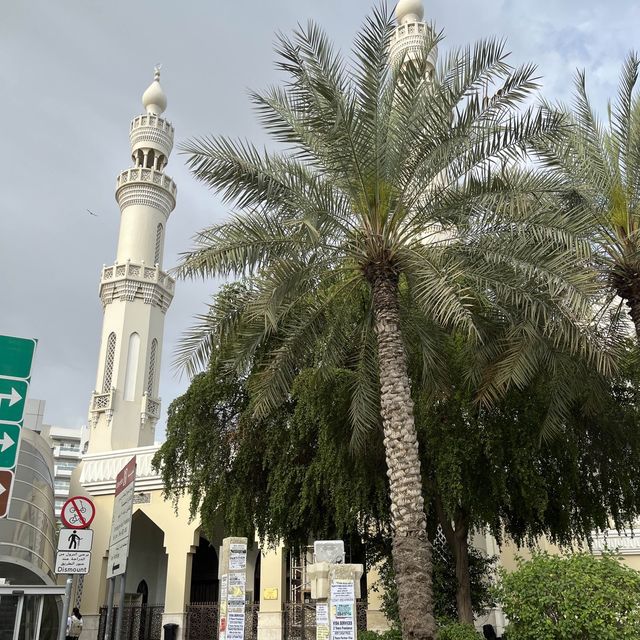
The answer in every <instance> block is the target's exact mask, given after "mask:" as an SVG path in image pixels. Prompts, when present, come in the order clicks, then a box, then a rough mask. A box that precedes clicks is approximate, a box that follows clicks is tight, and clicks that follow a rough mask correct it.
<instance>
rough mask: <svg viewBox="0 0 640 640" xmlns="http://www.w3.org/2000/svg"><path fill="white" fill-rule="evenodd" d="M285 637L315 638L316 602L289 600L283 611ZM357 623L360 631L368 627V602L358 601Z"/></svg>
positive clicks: (288, 638)
mask: <svg viewBox="0 0 640 640" xmlns="http://www.w3.org/2000/svg"><path fill="white" fill-rule="evenodd" d="M282 616H283V620H282V627H283V637H284V638H285V639H286V640H315V638H316V603H315V602H304V603H301V602H287V603H286V604H285V605H284V609H283V611H282ZM356 625H357V629H358V631H366V629H367V602H366V601H365V600H358V602H356Z"/></svg>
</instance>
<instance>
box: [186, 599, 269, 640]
mask: <svg viewBox="0 0 640 640" xmlns="http://www.w3.org/2000/svg"><path fill="white" fill-rule="evenodd" d="M259 610H260V605H258V604H247V605H245V608H244V611H245V613H244V615H245V618H244V640H257V638H258V611H259ZM219 621H220V617H219V605H218V603H217V602H194V603H192V604H189V605H187V631H186V640H215V639H216V638H217V637H218V624H219Z"/></svg>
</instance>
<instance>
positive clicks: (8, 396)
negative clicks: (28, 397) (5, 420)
mask: <svg viewBox="0 0 640 640" xmlns="http://www.w3.org/2000/svg"><path fill="white" fill-rule="evenodd" d="M3 400H8V401H9V406H10V407H13V405H14V404H15V403H16V402H20V400H22V396H21V395H20V394H19V393H18V392H17V391H16V390H15V389H14V388H13V387H11V393H0V402H2V401H3Z"/></svg>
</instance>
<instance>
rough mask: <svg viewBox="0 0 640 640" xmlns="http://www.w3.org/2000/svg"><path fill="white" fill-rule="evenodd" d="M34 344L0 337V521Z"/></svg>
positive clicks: (9, 488) (7, 494) (4, 510)
mask: <svg viewBox="0 0 640 640" xmlns="http://www.w3.org/2000/svg"><path fill="white" fill-rule="evenodd" d="M37 344H38V341H37V340H35V339H29V338H16V337H14V336H0V518H5V517H6V516H7V514H8V512H9V505H10V503H11V493H12V491H13V481H14V472H13V469H14V468H15V466H16V463H17V460H18V450H19V447H20V432H21V430H22V419H23V416H24V406H25V401H26V399H27V391H28V390H29V383H30V381H31V365H32V363H33V355H34V353H35V350H36V345H37Z"/></svg>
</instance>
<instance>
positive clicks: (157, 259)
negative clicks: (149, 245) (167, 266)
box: [154, 224, 162, 264]
mask: <svg viewBox="0 0 640 640" xmlns="http://www.w3.org/2000/svg"><path fill="white" fill-rule="evenodd" d="M161 251H162V225H161V224H159V225H158V227H157V229H156V252H155V259H154V262H155V264H160V253H161Z"/></svg>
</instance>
